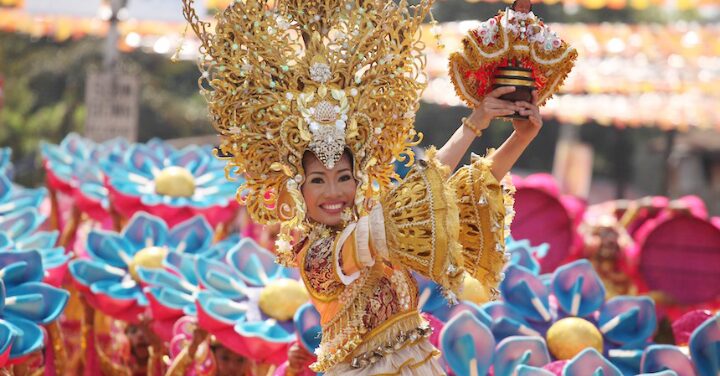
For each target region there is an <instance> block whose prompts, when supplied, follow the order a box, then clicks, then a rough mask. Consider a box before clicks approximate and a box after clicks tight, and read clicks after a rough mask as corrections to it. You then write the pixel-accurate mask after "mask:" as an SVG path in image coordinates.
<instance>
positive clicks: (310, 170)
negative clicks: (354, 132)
mask: <svg viewBox="0 0 720 376" xmlns="http://www.w3.org/2000/svg"><path fill="white" fill-rule="evenodd" d="M303 168H304V169H305V182H304V183H303V185H302V188H301V191H302V194H303V198H304V199H305V205H306V207H307V215H308V217H310V219H312V220H313V221H315V222H318V223H322V224H324V225H327V226H331V227H334V226H338V225H340V224H341V223H342V213H343V211H344V210H345V208H350V207H352V205H353V203H354V202H355V188H356V187H357V183H356V182H355V179H354V178H353V174H352V164H351V161H350V155H349V154H348V153H345V154H343V156H342V158H340V160H339V161H338V162H337V163H335V166H333V168H332V169H327V168H326V167H325V165H323V164H322V162H320V160H319V159H318V158H317V157H316V156H315V154H313V153H311V152H307V153H305V156H304V157H303Z"/></svg>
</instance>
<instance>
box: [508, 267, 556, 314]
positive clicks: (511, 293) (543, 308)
mask: <svg viewBox="0 0 720 376" xmlns="http://www.w3.org/2000/svg"><path fill="white" fill-rule="evenodd" d="M500 292H501V294H502V296H503V300H504V301H505V302H506V303H507V304H510V305H512V306H513V307H514V308H516V309H517V310H519V311H520V313H521V314H522V315H523V316H524V317H526V318H527V319H528V320H531V321H536V322H549V321H551V320H552V319H553V317H552V315H551V314H550V303H549V300H548V297H549V292H548V290H547V288H546V287H545V285H544V284H543V283H542V281H541V280H540V278H538V277H537V276H535V275H534V274H533V273H532V272H530V271H529V270H527V269H525V268H523V267H522V266H516V265H510V266H509V267H508V268H507V269H505V280H503V281H502V283H501V284H500Z"/></svg>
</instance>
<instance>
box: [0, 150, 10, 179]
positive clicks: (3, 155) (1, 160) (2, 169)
mask: <svg viewBox="0 0 720 376" xmlns="http://www.w3.org/2000/svg"><path fill="white" fill-rule="evenodd" d="M11 157H12V150H11V149H10V148H0V175H5V176H7V177H8V178H12V173H13V165H12V160H11Z"/></svg>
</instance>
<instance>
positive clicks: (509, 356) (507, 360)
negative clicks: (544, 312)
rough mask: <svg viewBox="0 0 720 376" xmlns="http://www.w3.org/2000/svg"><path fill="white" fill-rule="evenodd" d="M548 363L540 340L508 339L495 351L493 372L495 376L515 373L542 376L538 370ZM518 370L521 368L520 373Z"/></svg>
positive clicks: (548, 359) (544, 347) (543, 344)
mask: <svg viewBox="0 0 720 376" xmlns="http://www.w3.org/2000/svg"><path fill="white" fill-rule="evenodd" d="M548 363H550V354H549V353H548V350H547V346H546V345H545V341H544V340H543V339H542V338H537V337H508V338H505V339H504V340H502V341H501V342H500V343H499V344H498V345H497V348H496V349H495V360H494V361H493V371H494V373H495V376H511V375H515V374H516V373H515V372H518V373H517V374H521V372H522V373H524V374H533V373H535V374H542V372H541V371H539V370H538V369H539V368H541V367H543V366H545V365H546V364H548ZM518 368H522V371H520V370H519V369H518ZM533 368H534V369H533Z"/></svg>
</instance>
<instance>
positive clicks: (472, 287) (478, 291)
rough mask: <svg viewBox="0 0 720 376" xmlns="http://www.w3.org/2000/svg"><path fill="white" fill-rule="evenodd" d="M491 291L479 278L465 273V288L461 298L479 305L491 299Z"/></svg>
mask: <svg viewBox="0 0 720 376" xmlns="http://www.w3.org/2000/svg"><path fill="white" fill-rule="evenodd" d="M490 297H491V296H490V291H488V289H487V288H486V286H483V284H482V283H480V282H479V281H478V280H477V279H475V278H473V277H471V276H470V274H465V278H464V279H463V289H462V292H461V293H460V299H461V300H469V301H471V302H473V303H475V304H477V305H483V304H485V303H487V302H488V301H490Z"/></svg>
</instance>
